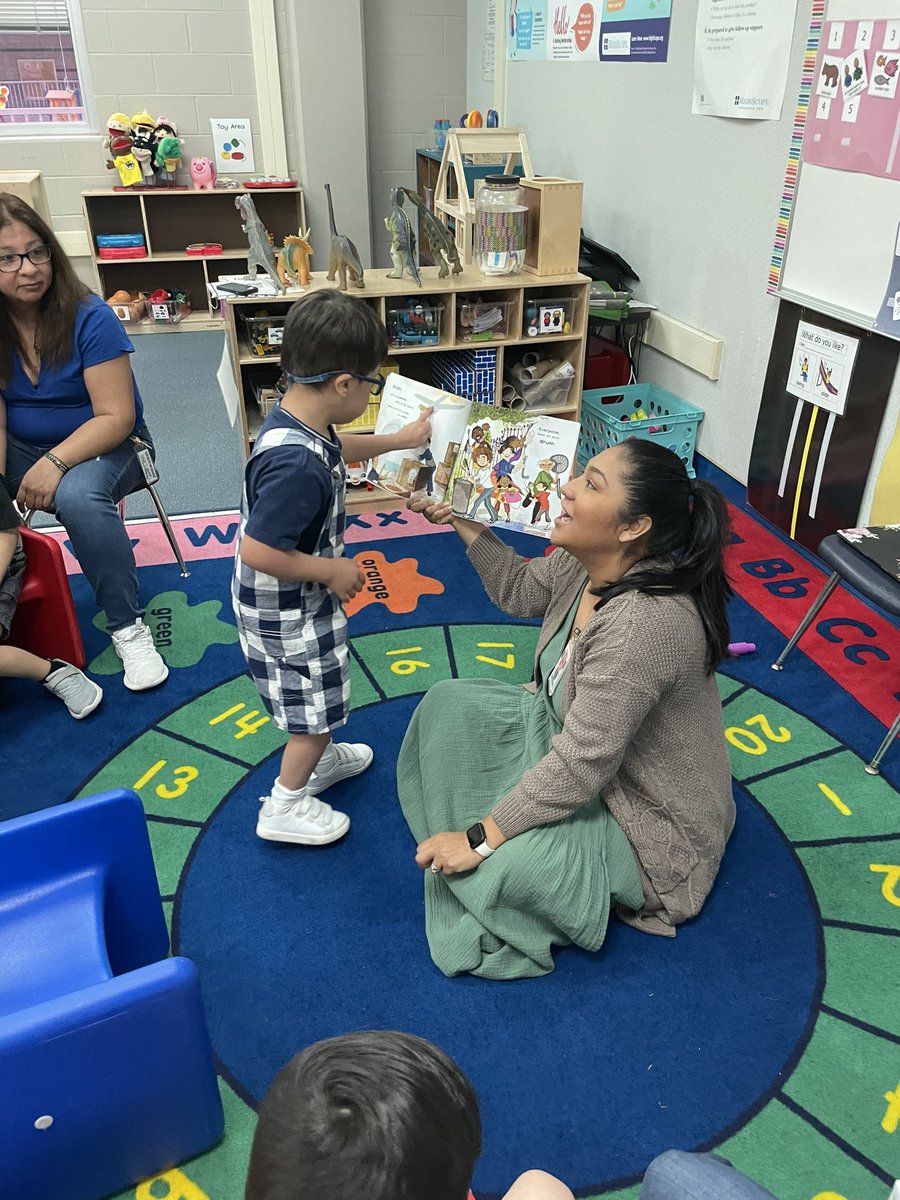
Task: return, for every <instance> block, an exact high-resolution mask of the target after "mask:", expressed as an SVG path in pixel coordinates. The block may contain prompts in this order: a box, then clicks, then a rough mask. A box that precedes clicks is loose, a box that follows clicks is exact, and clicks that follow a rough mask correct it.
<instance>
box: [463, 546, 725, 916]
mask: <svg viewBox="0 0 900 1200" xmlns="http://www.w3.org/2000/svg"><path fill="white" fill-rule="evenodd" d="M468 556H469V559H470V560H471V562H472V564H473V565H474V567H475V569H476V570H477V571H478V574H479V575H480V577H481V580H482V582H483V583H484V586H485V588H486V589H487V592H488V595H489V596H490V597H491V599H492V600H493V601H494V603H495V604H496V605H498V607H499V608H501V609H502V610H503V611H504V612H506V613H508V614H509V615H510V616H513V617H520V618H534V617H542V618H543V625H542V627H541V632H540V636H539V638H538V643H537V651H536V656H535V680H534V682H535V684H536V685H537V686H540V684H541V678H540V669H539V666H538V661H539V659H540V655H541V651H542V650H543V649H544V647H545V646H546V644H547V642H549V641H550V639H551V638H552V637H553V636H554V635H555V634H556V633H557V632H558V631H559V629H560V627H561V625H562V623H563V621H564V620H565V618H566V616H567V614H568V613H569V611H570V609H571V607H572V605H573V603H574V602H575V600H576V599H577V598H578V597H579V595H580V594H581V591H582V589H583V587H584V585H585V582H586V580H587V574H586V572H585V570H584V568H583V567H582V566H581V564H580V563H579V562H578V560H577V559H575V558H573V557H572V555H570V554H569V553H568V552H567V551H565V550H562V549H559V550H555V551H554V552H553V553H552V554H549V555H546V556H543V557H540V558H534V559H531V560H526V559H523V558H520V557H519V556H518V555H517V554H516V553H515V552H514V551H513V550H512V549H511V548H510V547H509V546H507V545H506V544H505V543H504V542H502V541H501V540H500V539H499V538H498V537H497V536H496V535H495V534H493V533H492V532H490V531H489V530H485V531H484V532H483V533H481V534H480V535H479V536H478V537H477V538H476V539H475V541H474V542H473V543H472V544H471V546H470V547H469V550H468ZM642 565H646V564H642ZM706 652H707V645H706V637H705V634H704V630H703V624H702V622H701V620H700V616H699V613H698V612H697V609H696V607H695V605H694V602H693V600H691V599H690V597H687V596H650V595H646V594H645V593H642V592H627V593H625V594H624V595H622V596H619V597H616V598H615V599H613V600H611V601H609V602H608V603H607V604H606V605H604V606H603V607H602V608H601V609H600V610H599V611H597V612H595V613H594V614H593V616H592V617H591V619H590V621H589V622H588V623H587V625H586V627H585V628H584V629H583V630H582V632H581V634H580V636H579V637H578V638H577V639H576V641H575V645H574V654H573V658H572V661H571V663H570V665H569V669H568V671H567V672H566V675H565V679H564V684H563V687H564V690H563V693H562V699H561V710H560V711H561V714H562V718H563V722H564V724H563V729H562V731H561V732H560V733H559V734H558V735H557V736H556V737H554V738H553V741H552V744H551V747H550V750H549V752H548V753H547V754H546V755H545V756H544V758H542V759H541V760H540V761H539V762H538V763H536V764H535V765H534V766H533V767H531V768H530V769H529V770H528V771H526V772H525V774H524V775H523V776H522V779H521V780H520V781H519V783H518V784H517V785H516V786H515V787H514V788H513V789H512V790H511V791H509V792H508V793H507V794H506V795H505V796H503V797H501V799H500V800H499V802H498V803H497V804H496V805H495V807H494V808H493V810H492V811H491V814H490V815H491V816H492V817H493V819H494V820H495V821H496V822H497V825H498V826H499V827H500V830H501V831H502V832H503V834H504V835H505V836H506V837H508V838H509V837H514V836H515V835H516V834H519V833H523V832H524V831H525V830H526V829H532V828H534V827H535V826H538V825H547V824H550V823H552V822H554V821H561V820H564V819H565V818H566V817H568V816H570V815H571V814H572V813H574V812H576V811H577V810H578V809H579V808H581V807H582V806H583V805H585V804H587V803H588V802H589V801H590V800H591V799H592V798H593V797H594V796H596V795H597V794H598V793H600V794H601V795H602V796H603V799H604V800H605V802H606V804H607V806H608V807H609V809H610V811H611V813H612V814H613V816H614V817H615V819H616V821H617V822H618V823H619V825H620V826H621V827H622V829H623V830H624V832H625V834H626V836H627V838H628V840H629V842H630V843H631V846H632V848H633V850H634V853H635V857H636V858H637V861H638V865H639V868H640V871H641V879H642V883H643V887H644V895H645V898H646V902H645V905H644V907H643V909H642V910H641V911H640V913H631V912H629V911H627V910H623V911H620V912H619V916H620V917H622V919H623V920H626V921H628V922H629V924H633V925H636V926H637V927H638V928H641V929H644V930H645V931H646V932H648V933H659V934H664V935H667V936H669V937H672V936H674V933H675V930H674V928H673V927H674V926H675V925H677V924H678V923H680V922H681V921H685V920H687V919H688V918H689V917H693V916H695V915H696V914H697V913H698V912H699V911H700V909H701V908H702V906H703V902H704V901H705V899H706V897H707V895H708V894H709V891H710V889H711V887H712V885H713V882H714V880H715V878H716V873H717V871H718V869H719V863H720V861H721V858H722V854H723V851H724V849H725V843H726V842H727V840H728V837H729V834H730V833H731V830H732V828H733V826H734V800H733V798H732V792H731V770H730V767H729V762H728V752H727V749H726V746H725V738H724V735H723V731H722V705H721V701H720V698H719V693H718V689H717V687H716V682H715V676H709V675H707V674H706V670H705V665H704V664H705V659H706Z"/></svg>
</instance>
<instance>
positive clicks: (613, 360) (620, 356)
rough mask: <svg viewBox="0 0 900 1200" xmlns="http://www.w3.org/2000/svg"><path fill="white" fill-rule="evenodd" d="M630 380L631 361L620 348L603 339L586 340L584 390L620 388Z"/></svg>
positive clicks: (592, 337) (592, 338) (594, 337)
mask: <svg viewBox="0 0 900 1200" xmlns="http://www.w3.org/2000/svg"><path fill="white" fill-rule="evenodd" d="M630 378H631V359H630V358H629V357H628V355H627V354H626V353H625V351H624V350H623V349H622V347H621V346H617V345H616V344H615V342H610V341H608V340H607V339H606V338H604V337H596V336H591V337H589V338H588V345H587V357H586V358H585V361H584V390H585V391H589V390H590V391H593V390H595V389H597V388H610V387H622V386H624V385H625V384H627V383H628V381H629V379H630Z"/></svg>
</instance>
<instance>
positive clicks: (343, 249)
mask: <svg viewBox="0 0 900 1200" xmlns="http://www.w3.org/2000/svg"><path fill="white" fill-rule="evenodd" d="M325 194H326V196H327V197H328V223H329V225H330V226H331V252H330V254H329V256H328V274H327V275H326V276H325V278H326V279H327V280H329V282H333V281H334V277H335V275H339V276H340V281H339V283H338V288H339V289H340V290H341V291H342V292H346V290H347V276H348V275H349V276H350V282H351V283H352V284H353V286H354V287H365V286H366V280H365V273H364V271H363V268H362V263H361V262H360V260H359V251H358V250H357V249H356V247H355V246H354V245H353V243H352V242H351V241H350V239H349V238H348V237H347V236H346V235H345V234H343V233H338V231H337V226H336V225H335V223H334V206H333V205H332V203H331V184H330V183H326V184H325Z"/></svg>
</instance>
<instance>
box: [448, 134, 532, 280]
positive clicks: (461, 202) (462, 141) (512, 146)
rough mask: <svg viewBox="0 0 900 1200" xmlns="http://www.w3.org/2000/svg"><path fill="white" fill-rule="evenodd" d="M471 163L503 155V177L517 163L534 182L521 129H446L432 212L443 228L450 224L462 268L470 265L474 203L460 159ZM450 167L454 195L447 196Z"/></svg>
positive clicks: (526, 143)
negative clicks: (464, 265)
mask: <svg viewBox="0 0 900 1200" xmlns="http://www.w3.org/2000/svg"><path fill="white" fill-rule="evenodd" d="M465 154H467V155H469V157H470V158H471V160H472V161H473V162H478V161H479V159H481V160H484V159H485V158H486V157H491V158H494V159H495V160H496V158H497V156H499V155H504V154H505V155H506V162H505V164H504V167H503V173H504V174H506V175H510V174H512V171H513V168H514V167H515V166H516V165H517V163H521V164H522V172H523V174H524V176H525V178H526V179H533V178H534V169H533V168H532V165H531V155H530V154H529V153H528V142H527V141H526V139H525V130H524V129H448V130H447V141H446V142H445V144H444V155H443V158H442V159H441V165H440V167H439V169H438V177H437V180H436V181H435V185H434V212H435V216H436V217H437V218H438V220H439V221H442V222H443V223H444V224H445V225H448V226H449V224H450V221H451V220H452V221H453V223H454V227H455V231H456V234H455V236H456V245H457V247H458V248H459V256H460V258H461V259H462V261H463V262H464V263H466V264H468V263H470V262H471V261H472V239H473V233H474V229H475V201H474V199H473V197H472V196H470V195H469V188H468V185H467V183H466V172H465V163H464V160H463V155H465ZM450 167H452V168H453V172H454V174H455V176H456V188H457V195H456V198H455V199H454V200H451V199H450V198H449V196H448V194H447V193H448V186H447V185H448V182H449V173H450Z"/></svg>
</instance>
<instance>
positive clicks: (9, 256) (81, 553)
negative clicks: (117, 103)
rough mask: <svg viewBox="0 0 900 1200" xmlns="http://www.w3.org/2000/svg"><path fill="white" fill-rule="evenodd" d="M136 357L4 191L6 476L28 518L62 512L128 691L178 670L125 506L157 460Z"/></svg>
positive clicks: (0, 241) (1, 298) (1, 279)
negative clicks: (143, 603)
mask: <svg viewBox="0 0 900 1200" xmlns="http://www.w3.org/2000/svg"><path fill="white" fill-rule="evenodd" d="M133 351H134V346H133V345H132V344H131V342H130V340H129V339H128V337H127V336H126V334H125V331H124V330H123V328H122V324H121V322H120V321H119V318H118V317H117V316H116V314H115V313H114V312H113V311H112V309H111V308H110V307H109V305H107V304H104V303H103V301H102V300H101V299H100V297H99V296H95V295H93V294H92V293H91V292H90V291H89V290H88V289H87V288H86V287H85V286H84V284H83V283H80V282H79V280H78V277H77V276H76V274H75V271H74V270H73V268H72V264H71V263H70V262H69V260H68V259H67V258H66V255H65V252H64V251H63V249H62V247H61V246H60V244H59V242H58V241H57V239H56V237H55V236H54V234H53V231H52V230H51V229H50V227H49V226H48V225H47V223H46V221H44V219H43V218H42V217H40V216H39V215H38V214H37V213H36V212H35V211H34V209H33V208H30V207H29V206H28V205H27V204H26V203H25V202H24V200H20V199H19V198H18V197H17V196H13V195H12V194H10V193H9V192H0V393H2V394H3V397H4V398H5V400H6V410H7V438H6V439H5V445H4V444H3V441H2V440H0V474H4V473H5V475H6V483H7V488H8V490H9V493H10V495H11V497H12V499H14V500H15V501H16V502H17V503H18V505H19V508H20V509H21V510H22V511H23V512H25V511H26V510H35V509H37V510H40V511H45V512H52V513H54V514H55V516H56V519H57V520H58V521H59V523H60V524H61V525H63V526H64V527H65V530H66V532H67V533H68V535H69V541H70V544H71V546H72V551H73V553H74V555H75V557H76V558H77V559H78V561H79V563H80V564H81V569H82V571H84V574H85V576H86V577H87V580H88V582H89V583H90V585H91V587H92V588H93V589H94V595H95V596H96V598H97V603H98V605H99V606H100V607H101V608H103V609H105V610H106V620H107V627H108V629H109V632H110V635H111V636H112V641H113V645H114V647H115V650H116V653H117V654H118V656H119V657H120V658H121V659H122V661H123V663H124V666H125V686H126V687H127V688H130V689H131V690H132V691H143V690H144V689H146V688H151V687H155V686H156V685H157V684H158V683H162V682H163V680H164V679H165V678H166V676H167V675H168V673H169V671H168V668H167V667H166V664H165V663H164V662H163V660H162V658H161V657H160V655H159V652H158V651H157V649H156V647H155V646H154V644H153V635H152V634H151V632H150V629H149V628H148V627H147V626H146V625H145V624H144V622H143V620H142V619H141V618H142V617H143V609H142V608H141V607H140V605H139V602H138V582H137V571H136V569H135V562H134V554H133V553H132V549H131V541H130V540H129V537H128V533H127V532H126V530H125V526H124V525H123V524H122V521H121V519H120V517H119V513H118V510H117V507H116V505H117V504H118V502H119V501H120V500H121V499H122V498H123V496H127V495H128V494H129V492H134V491H137V490H138V489H139V488H141V487H143V486H144V475H143V471H142V469H141V464H140V461H139V459H138V454H137V451H138V449H139V445H138V443H141V444H143V445H144V446H146V448H147V452H148V453H149V454H151V455H152V453H153V444H152V442H151V441H150V434H149V433H148V431H147V427H146V425H145V424H144V417H143V407H142V404H141V397H140V394H139V393H138V390H137V387H136V386H135V382H134V377H133V375H132V373H131V366H130V364H129V361H128V355H129V354H131V353H133Z"/></svg>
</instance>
